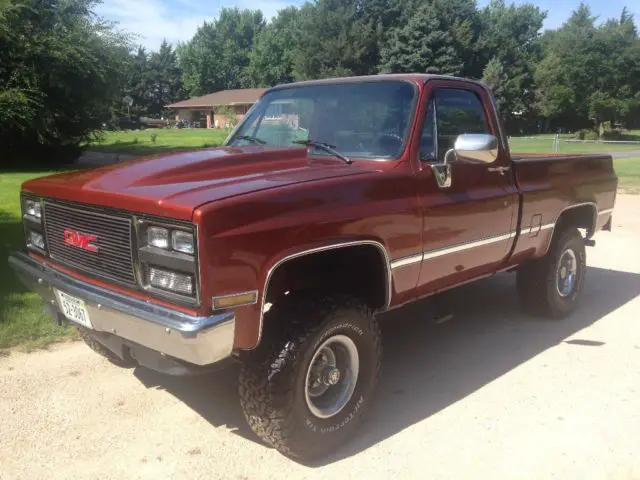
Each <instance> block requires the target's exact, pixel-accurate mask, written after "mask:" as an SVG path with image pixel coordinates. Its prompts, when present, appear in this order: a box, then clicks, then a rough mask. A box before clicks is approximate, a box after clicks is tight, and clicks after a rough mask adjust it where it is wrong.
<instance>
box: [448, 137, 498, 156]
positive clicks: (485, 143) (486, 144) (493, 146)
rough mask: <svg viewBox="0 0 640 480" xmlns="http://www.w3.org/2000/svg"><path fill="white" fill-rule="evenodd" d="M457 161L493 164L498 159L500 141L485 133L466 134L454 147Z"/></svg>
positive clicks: (458, 139) (457, 140)
mask: <svg viewBox="0 0 640 480" xmlns="http://www.w3.org/2000/svg"><path fill="white" fill-rule="evenodd" d="M453 150H454V151H455V154H456V159H457V160H459V161H461V162H466V163H493V162H494V161H495V160H496V159H497V158H498V139H497V138H496V137H495V136H494V135H488V134H485V133H465V134H463V135H459V136H458V138H456V143H455V144H454V146H453Z"/></svg>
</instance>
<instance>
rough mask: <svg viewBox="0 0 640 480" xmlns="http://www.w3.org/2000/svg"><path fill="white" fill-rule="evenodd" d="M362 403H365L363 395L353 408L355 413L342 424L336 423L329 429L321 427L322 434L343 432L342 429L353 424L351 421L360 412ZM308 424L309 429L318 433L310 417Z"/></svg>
mask: <svg viewBox="0 0 640 480" xmlns="http://www.w3.org/2000/svg"><path fill="white" fill-rule="evenodd" d="M362 402H364V397H363V396H362V395H360V398H359V399H358V402H357V403H356V404H355V406H354V408H353V411H352V412H351V413H350V414H349V415H347V416H346V417H345V419H344V420H342V422H340V423H336V424H335V425H331V426H329V427H320V433H333V432H337V431H338V430H341V429H342V428H344V427H346V426H347V425H349V423H351V421H352V420H353V419H354V418H355V416H356V415H357V414H358V411H359V410H360V407H361V406H362ZM306 424H307V427H309V428H310V429H311V430H313V431H314V432H317V431H318V427H317V426H316V425H315V424H314V423H313V422H312V421H311V418H309V417H307V418H306Z"/></svg>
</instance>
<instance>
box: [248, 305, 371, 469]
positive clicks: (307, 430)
mask: <svg viewBox="0 0 640 480" xmlns="http://www.w3.org/2000/svg"><path fill="white" fill-rule="evenodd" d="M269 317H270V318H269V319H265V320H268V322H269V324H270V328H268V329H267V331H265V332H264V334H263V339H262V341H261V342H260V345H259V346H258V348H257V349H256V350H254V351H252V352H248V353H247V354H246V355H245V358H244V361H243V367H242V369H241V373H240V401H241V403H242V407H243V409H244V413H245V417H246V419H247V422H248V423H249V425H250V427H251V428H252V429H253V431H254V432H255V433H256V434H257V435H258V436H259V437H260V438H261V439H262V440H264V441H265V442H266V443H268V444H270V445H272V446H273V447H275V448H276V449H278V450H279V451H280V452H282V453H283V454H285V455H288V456H292V457H297V458H301V459H304V460H311V459H314V458H319V457H322V456H324V455H327V454H328V453H330V452H331V451H333V450H335V449H337V448H338V446H339V445H341V444H342V443H343V442H345V441H346V440H348V438H349V437H350V436H351V435H352V434H353V433H354V431H355V430H356V429H357V428H358V426H359V425H360V423H361V422H362V419H363V414H364V413H365V411H366V410H367V408H368V407H369V405H370V403H371V400H372V395H373V390H374V387H375V384H376V381H377V377H378V371H379V369H380V360H381V341H380V330H379V328H378V325H377V322H376V321H375V319H374V317H373V315H372V313H371V312H370V310H369V309H368V308H367V307H366V306H365V305H364V304H362V303H361V302H359V301H358V300H356V299H353V298H350V297H330V298H324V299H312V298H298V299H294V298H288V297H287V298H285V299H283V301H282V303H281V304H280V305H278V304H277V303H276V304H275V305H274V307H273V308H272V311H270V312H269Z"/></svg>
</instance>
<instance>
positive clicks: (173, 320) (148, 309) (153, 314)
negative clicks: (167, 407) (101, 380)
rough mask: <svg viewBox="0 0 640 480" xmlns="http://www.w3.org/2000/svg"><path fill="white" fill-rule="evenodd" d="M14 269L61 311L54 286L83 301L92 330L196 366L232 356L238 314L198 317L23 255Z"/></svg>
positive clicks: (15, 255) (14, 259)
mask: <svg viewBox="0 0 640 480" xmlns="http://www.w3.org/2000/svg"><path fill="white" fill-rule="evenodd" d="M9 265H10V266H11V267H12V268H13V270H14V271H15V272H16V274H17V275H18V277H19V278H20V279H21V280H22V282H23V283H24V284H25V285H26V286H27V287H28V288H29V289H31V290H32V291H34V292H36V293H37V294H38V295H40V296H41V297H42V298H43V299H44V300H45V302H48V303H49V304H50V305H52V306H53V307H54V308H55V309H56V310H57V311H58V312H60V307H59V305H58V299H57V296H56V295H55V293H54V290H53V289H54V288H56V289H58V290H60V291H62V292H64V293H67V294H69V295H72V296H74V297H77V298H80V299H82V300H84V302H85V304H86V306H87V310H88V312H89V317H90V319H91V323H92V325H93V328H94V330H95V331H97V332H105V333H109V334H112V335H115V336H117V337H121V338H123V339H126V340H129V341H131V342H134V343H137V344H139V345H142V346H144V347H147V348H149V349H151V350H155V351H157V352H159V353H161V354H165V355H169V356H171V357H174V358H177V359H179V360H183V361H185V362H189V363H192V364H195V365H210V364H212V363H215V362H218V361H220V360H223V359H225V358H227V357H229V356H230V355H231V351H232V349H233V341H234V333H235V315H234V313H233V312H230V311H227V312H220V313H217V314H215V315H211V316H208V317H194V316H191V315H187V314H185V313H182V312H180V311H177V310H172V309H170V308H165V307H161V306H159V305H155V304H153V303H150V302H146V301H142V300H137V299H135V298H132V297H128V296H126V295H122V294H120V293H116V292H113V291H111V290H107V289H105V288H101V287H98V286H95V285H91V284H89V283H87V282H83V281H81V280H78V279H76V278H73V277H71V276H69V275H67V274H65V273H62V272H60V271H58V270H56V269H54V268H52V267H50V266H48V265H44V264H42V263H40V262H37V261H36V260H34V259H33V258H31V257H29V256H28V255H25V254H24V253H13V254H11V256H10V257H9Z"/></svg>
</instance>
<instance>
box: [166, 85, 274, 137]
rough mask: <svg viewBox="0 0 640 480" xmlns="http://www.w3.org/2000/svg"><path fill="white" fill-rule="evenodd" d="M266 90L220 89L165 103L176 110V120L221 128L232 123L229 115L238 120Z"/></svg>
mask: <svg viewBox="0 0 640 480" xmlns="http://www.w3.org/2000/svg"><path fill="white" fill-rule="evenodd" d="M266 90H267V89H266V88H243V89H238V90H222V91H220V92H215V93H210V94H208V95H204V96H202V97H196V98H190V99H189V100H183V101H182V102H177V103H173V104H171V105H167V108H170V109H172V110H176V122H177V121H180V120H185V121H187V122H188V123H193V122H198V123H199V124H200V126H201V127H207V128H223V127H227V126H229V124H230V123H234V122H233V120H234V119H233V118H229V117H230V116H235V120H236V121H240V120H241V119H242V118H243V117H244V116H245V114H246V113H247V111H248V110H249V109H250V108H251V106H252V105H253V104H254V103H256V102H257V101H258V100H259V99H260V97H261V96H262V94H263V93H264V92H265V91H266ZM230 114H231V115H230Z"/></svg>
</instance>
